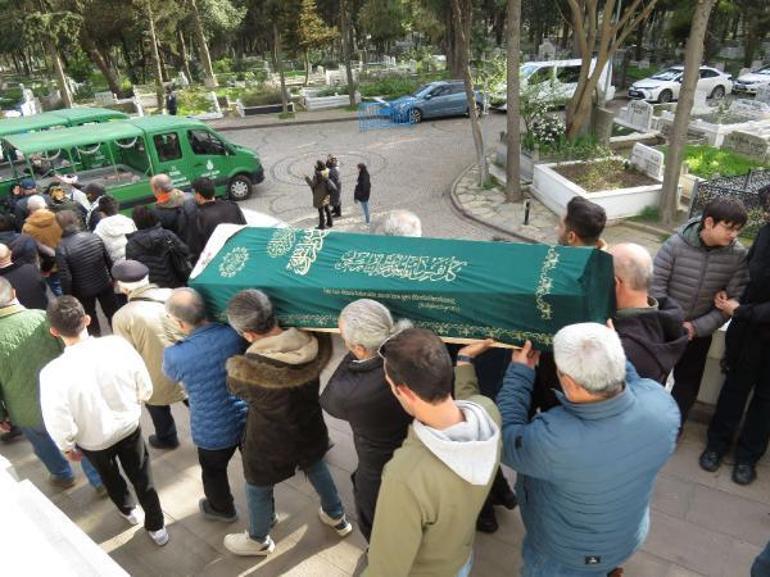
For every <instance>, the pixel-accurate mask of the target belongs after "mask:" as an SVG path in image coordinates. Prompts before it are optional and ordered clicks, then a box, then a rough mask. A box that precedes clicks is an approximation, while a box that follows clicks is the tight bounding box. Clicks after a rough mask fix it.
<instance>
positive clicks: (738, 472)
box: [733, 463, 757, 485]
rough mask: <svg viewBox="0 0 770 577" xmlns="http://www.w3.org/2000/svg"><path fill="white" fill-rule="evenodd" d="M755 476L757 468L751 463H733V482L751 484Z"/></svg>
mask: <svg viewBox="0 0 770 577" xmlns="http://www.w3.org/2000/svg"><path fill="white" fill-rule="evenodd" d="M756 478H757V470H756V468H755V467H754V465H752V464H751V463H735V468H734V469H733V482H734V483H737V484H738V485H751V484H752V483H753V482H754V479H756Z"/></svg>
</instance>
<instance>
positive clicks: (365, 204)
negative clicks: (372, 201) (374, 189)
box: [358, 200, 369, 224]
mask: <svg viewBox="0 0 770 577" xmlns="http://www.w3.org/2000/svg"><path fill="white" fill-rule="evenodd" d="M358 202H359V204H360V205H361V209H362V210H363V211H364V219H365V220H366V224H369V201H368V200H359V201H358Z"/></svg>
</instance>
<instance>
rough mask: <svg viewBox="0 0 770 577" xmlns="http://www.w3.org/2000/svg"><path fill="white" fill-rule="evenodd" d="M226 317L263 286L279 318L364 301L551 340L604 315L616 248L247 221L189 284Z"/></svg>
mask: <svg viewBox="0 0 770 577" xmlns="http://www.w3.org/2000/svg"><path fill="white" fill-rule="evenodd" d="M190 286H192V287H194V288H195V289H197V290H198V291H200V292H201V293H202V294H203V296H204V298H205V299H206V301H207V303H208V305H209V307H210V309H211V312H213V313H214V314H215V315H216V316H218V317H220V318H223V316H224V311H225V309H226V307H227V303H228V301H229V300H230V298H231V297H232V296H233V295H234V294H235V293H237V292H238V291H240V290H242V289H246V288H259V289H261V290H263V291H264V292H265V293H267V294H268V296H269V297H270V298H271V300H272V301H273V304H274V306H275V307H276V309H277V315H278V319H279V322H280V323H281V324H282V325H284V326H294V327H306V328H336V327H337V317H338V315H339V313H340V310H341V309H342V308H343V307H344V306H345V305H346V304H348V303H349V302H351V301H353V300H356V299H360V298H371V299H375V300H378V301H380V302H381V303H383V304H384V305H385V306H387V307H388V308H389V309H390V310H391V312H392V313H393V315H394V316H395V317H397V318H408V319H411V320H412V321H413V322H414V323H415V324H416V325H419V326H423V327H427V328H430V329H432V330H434V331H435V332H436V333H438V334H439V335H441V336H444V337H461V338H486V337H492V338H494V339H496V340H499V341H502V342H505V343H511V344H521V343H522V342H523V341H524V340H526V339H530V340H532V341H533V342H534V343H536V344H537V345H538V346H539V347H540V348H545V349H548V348H550V346H551V343H552V339H553V335H554V333H556V331H558V330H559V329H560V328H561V327H563V326H564V325H568V324H571V323H577V322H587V321H594V322H599V323H604V322H605V321H606V320H607V318H608V317H610V316H611V314H612V311H613V307H614V290H613V269H612V257H611V256H610V255H608V254H605V253H603V252H600V251H598V250H594V249H588V248H569V247H562V246H548V245H532V244H513V243H505V242H477V241H467V240H449V239H435V238H404V237H389V236H374V235H367V234H351V233H344V232H329V231H320V230H305V229H294V228H284V229H275V228H244V229H242V230H241V231H240V232H237V233H236V234H235V235H233V236H232V237H231V238H229V239H228V240H227V242H226V243H225V244H224V246H223V248H222V249H221V250H220V251H219V252H218V253H217V254H216V255H215V256H214V257H213V259H212V260H211V261H210V262H209V263H208V264H207V265H206V267H205V268H204V269H203V271H202V272H201V273H200V274H198V275H197V276H196V277H195V278H194V279H193V280H191V281H190Z"/></svg>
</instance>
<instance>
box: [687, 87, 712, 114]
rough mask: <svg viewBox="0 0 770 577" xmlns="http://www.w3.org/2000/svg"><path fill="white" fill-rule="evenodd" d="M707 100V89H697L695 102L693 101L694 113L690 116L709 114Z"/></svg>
mask: <svg viewBox="0 0 770 577" xmlns="http://www.w3.org/2000/svg"><path fill="white" fill-rule="evenodd" d="M706 98H708V92H707V91H706V90H705V89H699V88H696V89H695V100H693V104H692V111H691V112H690V114H701V113H704V112H709V111H710V109H709V106H708V104H706Z"/></svg>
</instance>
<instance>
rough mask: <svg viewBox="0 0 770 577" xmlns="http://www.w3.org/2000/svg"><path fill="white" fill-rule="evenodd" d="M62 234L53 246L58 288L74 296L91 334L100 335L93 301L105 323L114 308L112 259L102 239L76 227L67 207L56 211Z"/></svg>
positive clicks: (73, 216)
mask: <svg viewBox="0 0 770 577" xmlns="http://www.w3.org/2000/svg"><path fill="white" fill-rule="evenodd" d="M56 222H57V223H58V224H59V226H60V227H61V229H62V237H61V241H60V242H59V245H58V246H57V247H56V265H57V266H58V267H59V277H60V278H61V286H62V291H63V292H64V294H65V295H72V296H74V297H75V298H77V299H78V300H79V301H80V302H81V304H82V305H83V308H84V309H85V311H86V314H87V315H89V316H90V317H91V318H92V319H93V322H91V324H90V325H89V327H88V330H89V332H90V333H91V334H92V335H94V336H100V335H101V329H100V328H99V323H98V321H97V319H98V318H99V317H97V316H96V301H97V300H98V301H99V304H100V305H101V307H102V312H103V313H104V316H105V317H107V320H108V322H110V323H111V322H112V315H114V314H115V311H117V310H118V302H117V299H116V298H115V291H114V289H113V286H112V277H111V276H110V268H111V267H112V262H111V261H110V256H109V255H108V254H107V249H106V248H105V247H104V243H103V242H102V239H100V238H99V237H98V236H96V235H95V234H94V233H92V232H82V231H81V230H80V224H79V223H80V217H79V216H78V215H77V214H76V213H74V212H73V211H71V210H63V211H62V212H59V213H57V214H56Z"/></svg>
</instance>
